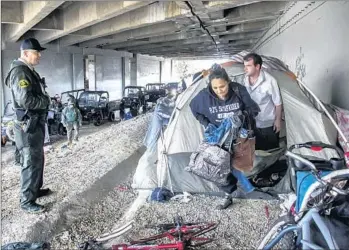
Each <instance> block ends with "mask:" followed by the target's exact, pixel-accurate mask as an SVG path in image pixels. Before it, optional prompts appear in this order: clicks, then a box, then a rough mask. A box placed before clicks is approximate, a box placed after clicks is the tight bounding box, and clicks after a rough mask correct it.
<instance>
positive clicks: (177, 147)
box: [133, 55, 338, 193]
mask: <svg viewBox="0 0 349 250" xmlns="http://www.w3.org/2000/svg"><path fill="white" fill-rule="evenodd" d="M263 59H264V62H265V63H264V64H263V65H264V69H265V70H267V71H268V72H269V73H270V74H271V75H272V76H274V77H275V78H276V80H277V82H278V84H279V88H280V92H281V96H282V99H283V106H284V114H285V120H286V126H285V127H286V131H283V132H284V133H285V134H286V137H287V146H291V145H292V144H295V143H304V142H307V141H322V142H324V143H328V144H332V145H335V144H336V141H337V131H336V129H335V128H334V126H333V125H332V124H331V122H330V120H329V119H328V118H327V117H326V116H325V115H324V114H323V113H321V112H319V111H318V110H317V108H316V107H315V106H314V105H313V103H312V100H310V99H309V98H308V96H310V95H306V94H305V93H304V89H303V90H302V89H301V88H300V85H299V84H298V83H297V81H296V78H295V77H294V75H293V74H291V73H290V72H289V71H288V69H287V67H286V66H285V65H284V64H283V63H282V62H281V61H280V60H278V59H276V58H272V57H263ZM222 66H223V67H224V68H225V69H226V71H227V73H228V75H229V76H230V78H231V79H233V80H234V81H237V82H239V83H241V84H242V79H243V74H244V66H243V63H242V61H241V55H240V56H239V55H237V56H236V57H233V61H231V62H228V63H224V64H222ZM207 83H208V77H207V76H205V77H204V78H202V79H201V80H200V81H198V82H196V83H194V84H192V85H190V86H189V87H188V88H187V89H186V90H185V91H184V92H183V93H182V94H180V96H179V97H178V98H177V100H176V107H175V109H174V112H173V113H172V116H171V118H170V121H169V124H168V126H167V129H166V130H165V132H164V133H163V136H162V137H161V138H160V139H159V140H158V153H157V164H156V169H155V170H154V169H153V167H155V166H154V164H152V165H151V166H150V165H149V166H148V165H146V164H147V163H144V162H142V159H141V160H140V162H139V166H138V168H137V170H136V174H135V178H134V181H133V187H134V188H136V189H137V188H139V189H143V188H155V187H157V186H161V187H166V188H168V189H170V190H172V191H175V192H183V191H187V192H193V193H205V192H206V193H207V192H216V191H218V189H217V187H216V186H215V185H214V184H212V183H210V182H208V181H205V180H203V179H200V178H198V177H196V176H194V175H193V174H191V173H189V172H186V171H185V170H184V168H185V167H186V166H187V165H188V163H189V157H190V154H191V153H192V152H194V151H196V150H197V148H198V146H199V143H200V142H201V141H202V139H203V128H202V126H201V125H200V123H199V122H198V121H197V120H196V119H195V117H194V116H193V114H192V113H191V110H190V107H189V104H190V101H191V100H192V99H193V98H194V96H195V95H196V94H198V93H199V91H200V90H202V89H203V88H205V87H206V86H207ZM283 152H284V149H279V150H274V151H272V152H264V153H263V152H262V153H261V152H259V153H258V152H256V158H255V159H256V160H255V163H254V168H253V170H252V171H251V173H246V174H247V175H248V176H252V175H255V174H258V173H259V172H260V171H262V170H263V169H265V168H267V167H268V166H270V165H272V164H273V163H275V162H276V161H277V160H278V158H279V157H280V156H281V155H283ZM298 152H300V153H302V154H303V153H304V154H307V155H310V156H314V157H318V158H323V159H327V160H328V159H330V158H332V157H338V156H337V154H336V152H334V151H331V150H323V151H321V152H312V151H308V150H307V149H301V151H298ZM145 154H147V153H145ZM142 158H143V157H142ZM155 173H156V174H155ZM140 176H142V177H143V180H140V179H141V178H139V177H140ZM136 177H137V178H136ZM146 178H150V179H151V180H144V179H146ZM154 183H156V184H157V185H156V186H152V185H153V184H154Z"/></svg>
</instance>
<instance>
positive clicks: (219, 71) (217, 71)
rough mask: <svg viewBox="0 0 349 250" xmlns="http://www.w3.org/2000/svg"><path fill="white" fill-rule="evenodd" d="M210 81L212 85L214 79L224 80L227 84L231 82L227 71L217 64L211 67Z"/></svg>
mask: <svg viewBox="0 0 349 250" xmlns="http://www.w3.org/2000/svg"><path fill="white" fill-rule="evenodd" d="M214 66H215V67H214ZM208 79H209V81H210V84H211V81H212V80H213V79H223V80H225V81H226V82H227V83H229V82H230V79H229V76H228V74H227V72H226V71H225V69H224V68H222V67H221V66H220V65H218V66H217V64H215V65H213V66H212V67H211V73H210V75H209V77H208Z"/></svg>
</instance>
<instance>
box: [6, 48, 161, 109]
mask: <svg viewBox="0 0 349 250" xmlns="http://www.w3.org/2000/svg"><path fill="white" fill-rule="evenodd" d="M19 47H20V45H19V44H7V45H3V47H2V50H1V52H2V53H1V70H2V79H5V77H6V75H7V73H8V72H9V70H10V64H11V62H12V61H13V60H14V59H17V58H18V57H19V56H20V51H19V50H18V48H19ZM45 47H47V48H48V49H47V50H45V51H44V52H43V53H42V57H41V60H40V64H39V65H37V66H36V67H35V69H36V71H37V72H38V73H39V74H40V75H41V77H45V79H46V84H47V85H48V89H47V91H48V93H49V94H50V95H51V96H54V95H55V94H60V93H61V92H64V91H68V90H72V89H80V88H84V57H88V58H89V62H88V67H87V70H88V76H89V81H90V89H97V90H107V91H109V94H110V99H111V100H113V99H118V98H121V97H122V75H121V74H122V73H121V71H122V68H121V58H122V57H124V58H125V62H126V63H125V72H126V75H125V83H126V84H129V82H130V76H129V74H130V64H129V57H131V56H132V54H130V53H127V52H119V51H110V50H109V51H108V50H100V49H82V48H77V47H66V48H64V49H62V48H60V47H58V46H55V45H47V46H45ZM156 71H157V70H156ZM127 74H128V75H127ZM3 82H4V81H2V89H3V101H2V105H4V104H6V103H7V102H8V101H9V100H11V93H10V89H9V88H7V87H6V86H4V84H3ZM2 112H3V108H2V109H1V113H2Z"/></svg>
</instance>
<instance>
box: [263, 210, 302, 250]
mask: <svg viewBox="0 0 349 250" xmlns="http://www.w3.org/2000/svg"><path fill="white" fill-rule="evenodd" d="M290 225H296V222H295V221H294V218H293V217H292V216H290V215H284V216H281V217H280V218H278V219H277V220H276V221H275V222H274V223H273V224H272V225H271V226H270V228H269V231H268V233H267V234H266V235H265V236H264V238H263V239H262V240H261V242H260V243H259V245H258V248H257V249H264V248H265V247H266V246H267V245H268V244H269V243H270V242H271V241H272V240H273V239H274V238H276V237H277V236H278V235H279V233H280V232H281V231H282V230H283V229H284V228H286V227H288V226H290ZM295 238H296V235H295V233H294V232H289V233H287V234H286V235H285V236H284V237H282V239H281V240H280V241H279V242H278V243H277V244H276V246H275V247H274V248H273V249H287V250H290V249H295Z"/></svg>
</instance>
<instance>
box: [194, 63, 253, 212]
mask: <svg viewBox="0 0 349 250" xmlns="http://www.w3.org/2000/svg"><path fill="white" fill-rule="evenodd" d="M190 108H191V110H192V112H193V114H194V116H195V117H196V119H197V120H198V121H199V122H200V123H201V124H202V125H203V126H204V127H205V129H206V128H207V127H208V126H209V124H212V125H214V126H215V127H219V125H220V123H221V121H222V120H223V119H224V118H227V117H230V116H233V115H239V114H242V112H243V111H247V112H248V114H249V115H250V116H251V117H253V118H254V117H256V116H257V115H258V113H259V107H258V105H257V104H256V103H255V102H254V101H253V100H252V99H251V97H250V95H249V94H248V92H247V90H246V88H245V87H244V86H242V85H240V84H238V83H234V82H232V81H231V80H230V79H229V76H228V74H227V72H226V71H225V69H223V68H222V67H220V66H219V65H214V66H213V67H212V68H211V73H210V75H209V85H208V87H206V88H204V89H203V90H201V91H200V92H199V93H198V94H197V96H195V97H194V98H193V100H192V101H191V103H190ZM252 120H253V119H252ZM226 178H227V182H228V183H229V184H228V185H225V186H221V185H218V186H219V188H220V189H221V190H222V191H224V192H225V197H224V202H223V204H222V205H220V206H219V207H218V209H226V208H227V207H229V206H230V205H232V204H233V200H232V193H233V192H234V191H235V190H236V189H237V186H236V184H237V179H236V178H235V177H234V176H233V175H232V174H229V175H228V176H227V177H226Z"/></svg>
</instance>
